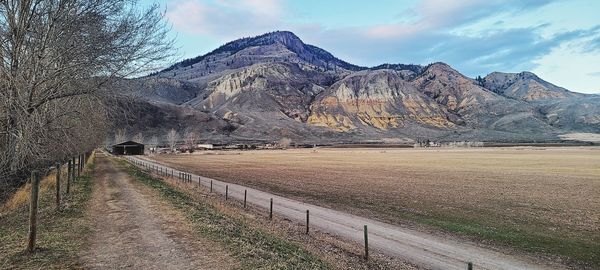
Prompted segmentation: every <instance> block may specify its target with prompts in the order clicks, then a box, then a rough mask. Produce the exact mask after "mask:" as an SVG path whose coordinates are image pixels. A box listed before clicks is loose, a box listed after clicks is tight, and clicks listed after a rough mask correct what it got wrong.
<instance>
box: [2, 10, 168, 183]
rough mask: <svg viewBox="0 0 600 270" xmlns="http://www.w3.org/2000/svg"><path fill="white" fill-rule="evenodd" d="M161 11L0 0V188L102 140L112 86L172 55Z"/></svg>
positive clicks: (105, 130) (114, 91)
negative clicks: (8, 182) (9, 179)
mask: <svg viewBox="0 0 600 270" xmlns="http://www.w3.org/2000/svg"><path fill="white" fill-rule="evenodd" d="M162 15H163V14H162V13H161V12H160V10H159V6H157V5H152V6H150V7H149V8H147V9H144V10H141V9H140V8H139V7H138V5H137V1H136V0H0V60H1V61H0V170H2V171H0V181H3V182H2V183H0V185H2V184H4V183H5V182H6V181H7V179H8V177H11V178H12V179H23V178H24V177H23V176H24V175H23V174H24V173H26V172H27V171H28V170H30V169H33V168H35V167H40V166H46V165H47V164H50V163H53V162H55V161H57V160H62V159H64V158H66V157H69V156H73V155H76V154H78V153H81V152H83V151H86V150H90V149H92V148H93V147H95V146H98V145H101V144H102V139H100V138H105V137H106V133H107V131H108V130H109V124H108V123H109V119H110V117H111V116H112V115H111V112H112V111H114V110H110V109H107V108H110V107H113V106H112V105H113V104H114V102H115V100H119V98H116V96H117V94H118V93H117V92H116V90H117V89H115V88H114V87H113V85H114V83H115V82H116V81H119V80H121V79H122V78H127V77H132V76H136V75H138V74H145V73H147V72H149V71H151V70H155V69H156V68H157V67H158V65H161V64H162V61H163V60H165V59H167V58H169V57H170V56H171V55H172V50H171V47H172V46H171V44H172V43H171V41H169V40H168V39H167V38H166V37H167V33H168V30H169V29H168V27H167V26H166V25H165V23H164V22H163V20H162ZM0 188H2V186H0Z"/></svg>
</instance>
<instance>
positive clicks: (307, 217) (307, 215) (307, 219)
mask: <svg viewBox="0 0 600 270" xmlns="http://www.w3.org/2000/svg"><path fill="white" fill-rule="evenodd" d="M309 218H310V217H309V214H308V209H307V210H306V234H308V228H309V227H308V224H309V222H308V221H309Z"/></svg>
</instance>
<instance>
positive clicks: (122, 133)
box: [115, 128, 127, 144]
mask: <svg viewBox="0 0 600 270" xmlns="http://www.w3.org/2000/svg"><path fill="white" fill-rule="evenodd" d="M125 141H127V131H126V130H125V129H124V128H123V129H117V131H115V144H119V143H122V142H125Z"/></svg>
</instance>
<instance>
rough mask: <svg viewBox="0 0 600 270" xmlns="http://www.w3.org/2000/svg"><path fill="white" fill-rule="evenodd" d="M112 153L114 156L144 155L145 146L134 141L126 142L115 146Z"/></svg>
mask: <svg viewBox="0 0 600 270" xmlns="http://www.w3.org/2000/svg"><path fill="white" fill-rule="evenodd" d="M112 153H113V154H114V155H143V154H144V145H143V144H141V143H138V142H134V141H126V142H123V143H120V144H115V145H113V147H112Z"/></svg>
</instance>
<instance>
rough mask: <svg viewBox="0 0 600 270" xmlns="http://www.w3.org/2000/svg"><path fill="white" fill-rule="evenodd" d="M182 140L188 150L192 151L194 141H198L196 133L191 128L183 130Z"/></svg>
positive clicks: (194, 145)
mask: <svg viewBox="0 0 600 270" xmlns="http://www.w3.org/2000/svg"><path fill="white" fill-rule="evenodd" d="M183 137H184V138H183V141H184V143H185V146H186V148H187V150H188V151H190V153H191V152H193V151H194V148H195V147H196V142H197V141H198V135H196V133H195V132H194V131H192V130H188V131H186V132H185V135H184V136H183Z"/></svg>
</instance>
